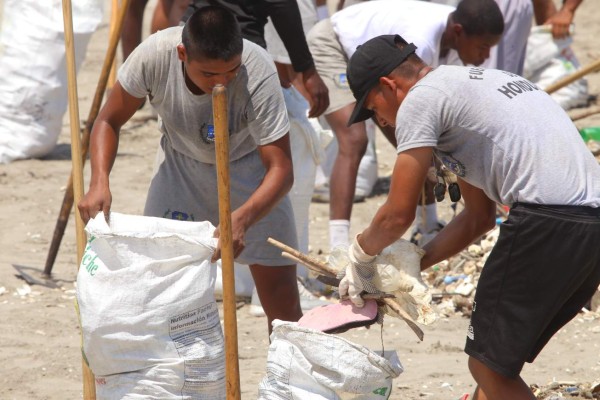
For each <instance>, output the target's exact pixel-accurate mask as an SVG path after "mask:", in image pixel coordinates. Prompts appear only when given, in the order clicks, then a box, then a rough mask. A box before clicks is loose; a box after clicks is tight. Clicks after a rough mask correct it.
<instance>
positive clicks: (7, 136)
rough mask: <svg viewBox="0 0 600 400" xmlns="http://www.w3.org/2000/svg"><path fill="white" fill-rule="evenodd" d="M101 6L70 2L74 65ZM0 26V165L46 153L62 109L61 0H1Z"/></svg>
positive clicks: (94, 0) (97, 1)
mask: <svg viewBox="0 0 600 400" xmlns="http://www.w3.org/2000/svg"><path fill="white" fill-rule="evenodd" d="M0 4H1V3H0ZM103 6H104V2H103V1H102V0H73V2H72V14H73V43H74V47H75V66H76V68H79V67H80V66H81V64H82V63H83V60H84V58H85V54H86V49H87V45H88V43H89V40H90V38H91V36H92V33H94V32H95V30H96V29H97V27H98V26H99V25H100V23H101V22H102V14H103ZM1 27H2V29H1V30H0V93H2V96H0V164H1V163H9V162H11V161H13V160H16V159H22V158H30V157H43V156H45V155H47V154H48V153H50V152H51V151H52V150H53V149H54V147H55V146H56V143H57V141H58V137H59V135H60V132H61V130H62V121H63V115H64V114H65V112H66V110H67V66H66V63H65V40H64V21H63V13H62V1H61V0H44V1H39V0H4V9H3V13H2V25H1Z"/></svg>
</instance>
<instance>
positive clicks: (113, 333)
mask: <svg viewBox="0 0 600 400" xmlns="http://www.w3.org/2000/svg"><path fill="white" fill-rule="evenodd" d="M214 229H215V228H214V227H213V226H212V225H211V224H210V223H209V222H184V221H175V220H169V219H163V218H154V217H141V216H131V215H123V214H118V213H114V212H113V213H111V216H110V226H109V225H108V224H107V223H106V221H105V220H104V216H103V215H102V214H101V213H100V214H99V215H98V216H97V217H96V218H94V219H92V220H90V222H89V223H88V225H87V226H86V231H87V232H88V234H89V241H88V245H87V247H86V251H85V253H84V255H83V258H82V262H81V266H80V269H79V273H78V275H77V300H78V304H79V310H80V321H81V329H82V337H83V351H84V354H85V356H86V359H87V361H88V363H89V366H90V368H91V370H92V372H93V373H94V374H95V376H96V392H97V397H98V399H121V398H128V399H131V398H144V399H146V398H161V399H182V398H183V399H211V400H212V399H221V398H224V397H225V360H224V347H223V333H222V330H221V324H220V319H219V312H218V309H217V305H216V302H215V300H214V295H213V286H214V283H215V265H214V264H211V263H210V257H211V255H212V253H213V250H214V248H215V245H216V239H214V238H213V237H212V234H213V231H214Z"/></svg>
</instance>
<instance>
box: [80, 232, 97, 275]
mask: <svg viewBox="0 0 600 400" xmlns="http://www.w3.org/2000/svg"><path fill="white" fill-rule="evenodd" d="M94 239H96V238H95V237H94V236H92V237H90V240H88V243H87V246H85V253H83V257H81V267H83V268H85V270H86V271H87V272H88V273H89V274H90V275H91V276H94V275H96V271H97V270H98V264H96V263H95V261H96V258H98V255H97V254H96V253H94V252H93V251H92V250H91V248H92V246H91V243H92V242H93V241H94Z"/></svg>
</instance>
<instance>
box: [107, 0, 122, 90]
mask: <svg viewBox="0 0 600 400" xmlns="http://www.w3.org/2000/svg"><path fill="white" fill-rule="evenodd" d="M118 18H119V0H112V2H111V7H110V29H109V30H108V32H109V37H110V36H112V34H113V32H114V31H115V29H116V28H117V19H118ZM116 80H117V60H115V59H113V62H112V64H111V66H110V73H109V74H108V83H107V88H108V90H110V89H112V87H113V86H114V85H115V82H116Z"/></svg>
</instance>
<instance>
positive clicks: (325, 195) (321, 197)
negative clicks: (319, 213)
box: [312, 183, 329, 203]
mask: <svg viewBox="0 0 600 400" xmlns="http://www.w3.org/2000/svg"><path fill="white" fill-rule="evenodd" d="M312 201H313V202H314V203H329V185H328V184H327V183H324V184H322V185H318V186H315V190H314V191H313V194H312Z"/></svg>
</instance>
